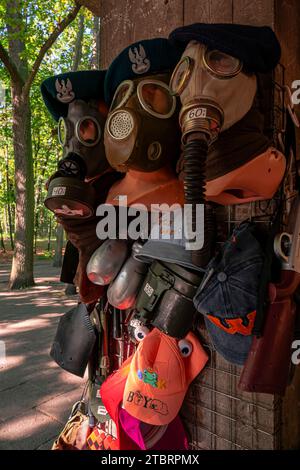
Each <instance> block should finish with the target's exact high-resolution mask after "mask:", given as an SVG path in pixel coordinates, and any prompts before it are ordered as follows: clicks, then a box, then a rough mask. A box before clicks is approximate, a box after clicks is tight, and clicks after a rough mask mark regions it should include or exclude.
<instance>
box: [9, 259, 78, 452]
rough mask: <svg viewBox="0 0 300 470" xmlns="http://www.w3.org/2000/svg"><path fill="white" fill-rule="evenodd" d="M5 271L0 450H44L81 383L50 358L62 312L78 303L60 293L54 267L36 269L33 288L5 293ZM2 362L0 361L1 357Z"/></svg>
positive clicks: (61, 422)
mask: <svg viewBox="0 0 300 470" xmlns="http://www.w3.org/2000/svg"><path fill="white" fill-rule="evenodd" d="M9 269H10V267H9V266H8V265H7V266H3V265H0V340H1V341H4V342H5V346H6V356H7V357H6V363H5V364H4V366H3V365H2V367H1V364H0V449H49V448H51V446H52V443H53V440H54V439H55V438H56V436H57V435H58V434H59V432H60V431H61V429H62V427H63V426H64V424H65V422H66V419H67V417H68V415H69V412H70V410H71V407H72V405H73V403H74V402H75V401H77V400H78V399H79V398H80V395H81V392H82V389H83V386H84V380H83V379H81V378H79V377H76V376H74V375H72V374H69V373H68V372H64V371H63V370H62V369H60V368H59V367H58V366H57V365H56V364H55V362H54V361H52V359H51V358H50V356H49V350H50V346H51V344H52V340H53V338H54V335H55V331H56V326H57V323H58V320H59V318H60V316H61V314H62V313H64V312H66V311H67V310H68V309H69V308H71V307H72V306H73V305H74V304H76V302H77V298H76V297H75V296H72V297H67V296H66V295H65V294H64V285H63V284H61V283H60V282H59V277H58V276H59V269H58V268H53V267H52V266H51V263H50V262H48V261H46V262H45V261H44V262H43V261H41V262H40V263H39V264H37V265H36V266H35V280H36V286H35V287H33V288H31V289H25V290H22V291H15V292H10V291H8V290H7V280H8V275H9ZM0 360H1V358H0Z"/></svg>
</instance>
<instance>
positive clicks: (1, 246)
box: [0, 220, 6, 253]
mask: <svg viewBox="0 0 300 470" xmlns="http://www.w3.org/2000/svg"><path fill="white" fill-rule="evenodd" d="M0 250H2V251H4V253H5V251H6V250H5V245H4V238H3V230H2V222H1V220H0Z"/></svg>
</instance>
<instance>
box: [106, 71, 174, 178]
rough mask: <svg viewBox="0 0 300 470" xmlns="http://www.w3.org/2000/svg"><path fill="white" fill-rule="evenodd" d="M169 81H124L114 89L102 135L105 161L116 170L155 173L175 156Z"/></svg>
mask: <svg viewBox="0 0 300 470" xmlns="http://www.w3.org/2000/svg"><path fill="white" fill-rule="evenodd" d="M168 78H169V75H166V74H165V75H155V76H154V77H150V76H149V77H147V78H143V79H136V80H125V81H123V82H122V83H121V84H120V85H119V87H118V88H117V90H116V92H115V95H114V98H113V101H112V104H111V108H110V112H109V114H108V118H107V121H106V126H105V132H104V143H105V150H106V155H107V159H108V161H109V163H110V165H111V166H112V167H113V168H115V169H116V170H118V171H122V172H127V171H128V170H129V169H133V170H138V171H143V172H151V171H155V170H158V169H160V168H162V167H163V166H164V165H165V164H166V163H167V162H168V161H169V160H170V156H172V158H174V153H175V154H178V140H177V139H176V136H178V137H179V132H178V130H179V129H178V115H177V113H176V98H175V97H174V96H171V93H170V90H169V87H168V85H167V83H166V82H167V81H168Z"/></svg>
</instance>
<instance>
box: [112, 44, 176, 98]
mask: <svg viewBox="0 0 300 470" xmlns="http://www.w3.org/2000/svg"><path fill="white" fill-rule="evenodd" d="M181 53H182V50H181V49H179V48H177V47H176V46H173V45H171V44H170V42H169V41H168V39H165V38H155V39H145V40H141V41H138V42H135V43H133V44H131V45H130V46H128V47H126V49H124V50H123V51H122V52H121V53H120V54H119V55H118V56H117V57H116V58H115V59H114V60H113V62H112V63H111V65H110V66H109V68H108V70H107V74H106V77H105V84H104V93H105V100H106V103H107V104H108V105H109V104H110V103H111V101H112V99H113V95H114V93H115V91H116V89H117V87H118V85H119V84H120V83H121V82H123V81H124V80H132V79H134V78H139V77H142V76H143V75H146V76H147V75H154V74H155V73H160V72H161V73H164V72H169V71H173V69H174V68H175V65H176V64H177V62H178V61H179V60H180V57H181Z"/></svg>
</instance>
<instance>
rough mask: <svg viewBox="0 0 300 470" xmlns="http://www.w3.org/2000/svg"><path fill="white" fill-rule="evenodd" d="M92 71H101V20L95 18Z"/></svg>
mask: <svg viewBox="0 0 300 470" xmlns="http://www.w3.org/2000/svg"><path fill="white" fill-rule="evenodd" d="M91 69H100V18H98V17H97V16H94V25H93V50H92V59H91Z"/></svg>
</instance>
